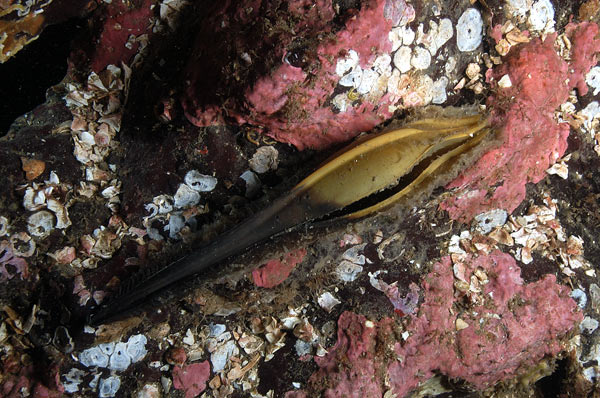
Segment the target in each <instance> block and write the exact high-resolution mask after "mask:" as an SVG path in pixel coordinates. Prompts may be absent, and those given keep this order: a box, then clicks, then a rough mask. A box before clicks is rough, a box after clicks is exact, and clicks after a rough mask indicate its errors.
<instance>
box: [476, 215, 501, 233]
mask: <svg viewBox="0 0 600 398" xmlns="http://www.w3.org/2000/svg"><path fill="white" fill-rule="evenodd" d="M507 218H508V213H507V212H506V210H504V209H494V210H490V211H486V212H485V213H481V214H478V215H476V216H475V218H474V219H473V223H474V229H475V231H477V232H479V233H481V234H488V233H490V232H491V231H492V229H494V228H496V227H500V226H502V225H504V224H505V223H506V219H507Z"/></svg>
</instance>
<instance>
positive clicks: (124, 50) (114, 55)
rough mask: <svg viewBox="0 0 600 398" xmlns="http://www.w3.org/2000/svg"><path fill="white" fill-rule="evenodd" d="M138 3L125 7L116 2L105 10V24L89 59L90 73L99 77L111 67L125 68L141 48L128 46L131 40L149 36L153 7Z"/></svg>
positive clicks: (149, 3) (147, 0)
mask: <svg viewBox="0 0 600 398" xmlns="http://www.w3.org/2000/svg"><path fill="white" fill-rule="evenodd" d="M140 3H141V4H139V5H137V6H135V7H128V6H127V3H126V2H120V1H118V2H112V3H110V4H109V5H107V6H106V14H107V15H106V21H105V22H104V25H103V26H102V31H101V32H100V34H99V38H98V41H99V43H98V44H97V45H96V46H95V53H94V54H93V55H92V57H91V58H92V60H91V68H92V70H93V71H95V72H97V73H98V72H100V71H101V70H103V69H104V68H106V67H107V66H108V65H111V64H112V65H120V64H121V62H125V63H127V64H128V63H129V62H130V61H131V59H132V58H133V56H134V55H135V54H136V53H137V51H138V48H139V46H140V42H139V40H134V41H133V42H130V43H128V41H129V40H130V38H131V37H136V36H138V37H141V36H142V35H144V34H146V35H148V34H151V33H152V32H151V27H152V25H151V24H149V23H148V21H149V20H150V18H151V17H152V16H153V15H154V12H153V11H152V8H153V7H154V3H153V1H151V0H144V1H142V2H140Z"/></svg>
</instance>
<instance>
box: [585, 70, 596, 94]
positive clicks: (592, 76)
mask: <svg viewBox="0 0 600 398" xmlns="http://www.w3.org/2000/svg"><path fill="white" fill-rule="evenodd" d="M585 82H586V83H587V85H588V86H590V88H592V89H593V90H594V95H598V93H600V66H594V67H593V68H592V69H590V71H589V72H588V74H587V75H585Z"/></svg>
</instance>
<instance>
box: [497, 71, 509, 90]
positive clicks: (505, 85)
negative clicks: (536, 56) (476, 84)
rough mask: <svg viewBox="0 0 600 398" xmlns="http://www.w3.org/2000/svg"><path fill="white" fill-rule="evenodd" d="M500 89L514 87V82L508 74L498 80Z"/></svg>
mask: <svg viewBox="0 0 600 398" xmlns="http://www.w3.org/2000/svg"><path fill="white" fill-rule="evenodd" d="M498 87H500V88H509V87H512V82H511V81H510V76H509V75H508V73H507V74H506V75H504V76H502V77H501V78H500V80H498Z"/></svg>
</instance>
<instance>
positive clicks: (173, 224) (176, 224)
mask: <svg viewBox="0 0 600 398" xmlns="http://www.w3.org/2000/svg"><path fill="white" fill-rule="evenodd" d="M183 227H185V218H184V217H183V216H182V215H181V214H171V216H170V217H169V225H167V226H166V227H165V230H168V231H169V238H171V239H177V238H178V234H179V232H181V230H182V229H183Z"/></svg>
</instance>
